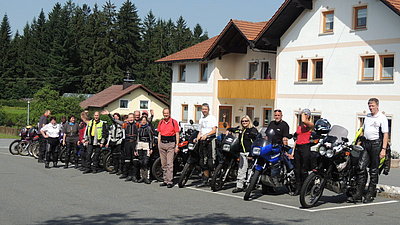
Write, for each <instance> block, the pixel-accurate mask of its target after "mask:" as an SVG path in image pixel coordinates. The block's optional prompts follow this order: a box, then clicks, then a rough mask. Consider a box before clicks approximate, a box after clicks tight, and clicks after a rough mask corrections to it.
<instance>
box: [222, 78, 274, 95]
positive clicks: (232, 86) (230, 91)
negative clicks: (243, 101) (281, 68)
mask: <svg viewBox="0 0 400 225" xmlns="http://www.w3.org/2000/svg"><path fill="white" fill-rule="evenodd" d="M275 83H276V80H219V81H218V98H247V99H275V87H276V86H275Z"/></svg>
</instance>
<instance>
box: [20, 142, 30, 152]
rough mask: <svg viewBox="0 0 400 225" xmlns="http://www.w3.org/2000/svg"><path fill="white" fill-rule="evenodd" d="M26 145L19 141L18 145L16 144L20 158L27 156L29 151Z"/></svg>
mask: <svg viewBox="0 0 400 225" xmlns="http://www.w3.org/2000/svg"><path fill="white" fill-rule="evenodd" d="M27 145H28V143H26V142H24V141H21V142H20V143H18V153H19V154H20V155H22V156H27V155H29V149H28V147H29V146H27Z"/></svg>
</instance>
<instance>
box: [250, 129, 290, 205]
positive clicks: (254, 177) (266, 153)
mask: <svg viewBox="0 0 400 225" xmlns="http://www.w3.org/2000/svg"><path fill="white" fill-rule="evenodd" d="M274 135H275V132H274V130H271V129H270V130H267V136H266V138H263V137H262V135H261V134H259V135H258V137H257V139H256V140H255V141H254V142H253V145H252V146H251V153H252V155H253V158H254V159H255V161H254V164H253V167H252V169H251V171H250V174H249V175H248V179H247V182H246V183H247V188H246V193H245V195H244V200H245V201H248V200H249V198H250V195H251V192H252V191H253V190H254V189H256V186H257V185H258V184H259V183H261V185H262V194H267V192H268V189H269V188H275V187H283V186H285V187H287V189H288V190H289V192H293V191H294V190H295V183H296V180H295V177H294V168H293V165H292V163H291V162H290V159H289V158H288V156H287V155H286V154H285V152H289V151H290V149H291V147H289V146H284V145H280V144H273V143H272V140H273V139H272V137H273V136H274Z"/></svg>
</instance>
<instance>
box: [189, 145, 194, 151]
mask: <svg viewBox="0 0 400 225" xmlns="http://www.w3.org/2000/svg"><path fill="white" fill-rule="evenodd" d="M188 149H189V150H191V151H192V150H193V149H194V144H193V143H190V144H189V145H188Z"/></svg>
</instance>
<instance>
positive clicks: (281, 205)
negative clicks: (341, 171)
mask: <svg viewBox="0 0 400 225" xmlns="http://www.w3.org/2000/svg"><path fill="white" fill-rule="evenodd" d="M187 189H190V190H195V191H201V192H206V193H210V194H217V195H222V196H227V197H232V198H240V199H243V197H242V196H237V195H231V194H226V193H221V192H213V191H209V190H204V189H199V188H194V187H187ZM251 201H252V202H260V203H264V204H268V205H275V206H280V207H284V208H289V209H297V210H300V211H307V212H320V211H328V210H337V209H346V208H355V207H363V206H373V205H383V204H391V203H397V202H398V201H396V200H391V201H384V202H373V203H369V204H355V205H347V206H337V207H329V208H322V209H304V208H300V207H296V206H291V205H285V204H281V203H276V202H269V201H265V200H259V199H253V200H251Z"/></svg>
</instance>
